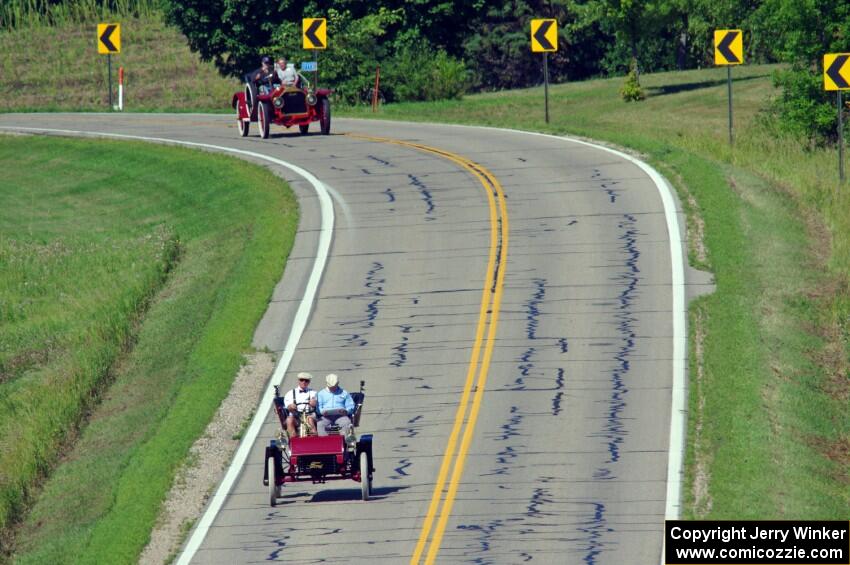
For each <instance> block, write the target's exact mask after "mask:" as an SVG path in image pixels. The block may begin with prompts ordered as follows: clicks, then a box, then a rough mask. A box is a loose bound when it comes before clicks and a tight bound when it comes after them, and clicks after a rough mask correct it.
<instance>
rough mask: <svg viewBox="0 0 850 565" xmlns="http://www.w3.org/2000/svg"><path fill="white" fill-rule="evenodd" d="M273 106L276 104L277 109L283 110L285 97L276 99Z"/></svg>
mask: <svg viewBox="0 0 850 565" xmlns="http://www.w3.org/2000/svg"><path fill="white" fill-rule="evenodd" d="M272 104H274V107H275V108H283V97H281V96H278V97H277V98H275V99H274V101H273V102H272Z"/></svg>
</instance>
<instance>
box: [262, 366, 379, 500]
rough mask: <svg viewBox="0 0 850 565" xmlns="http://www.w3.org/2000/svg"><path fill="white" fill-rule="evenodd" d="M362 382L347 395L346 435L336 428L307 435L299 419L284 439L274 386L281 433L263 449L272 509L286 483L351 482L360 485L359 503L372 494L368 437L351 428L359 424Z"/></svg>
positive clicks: (282, 413)
mask: <svg viewBox="0 0 850 565" xmlns="http://www.w3.org/2000/svg"><path fill="white" fill-rule="evenodd" d="M364 384H365V383H364V382H363V381H360V392H353V393H351V398H352V400H354V406H355V409H354V414H353V416H352V417H351V422H352V424H353V425H352V427H351V431H350V433H349V434H348V435H342V434H340V433H339V427H337V426H328V428H327V429H328V435H326V436H318V435H309V433H308V427H307V426H306V425H305V424H304V422H305V420H306V418H305V417H302V418H301V424H302V425H300V426H299V430H298V433H297V434H296V435H295V436H293V437H288V436H287V433H286V431H285V430H286V416H287V413H288V412H287V409H286V407H285V406H284V404H283V398H281V396H280V393H279V390H278V387H277V386H276V387H275V396H274V410H275V413H276V414H277V416H278V419H279V420H280V425H281V432H280V433H279V434H278V439H273V440H270V442H269V445H268V446H266V452H265V463H266V464H265V465H264V466H263V484H264V485H266V486H268V487H269V504H270V505H271V506H275V505H276V504H277V499H278V498H279V497H280V489H281V488H282V487H283V486H284V485H285V484H286V483H293V482H299V481H310V482H312V483H313V484H323V483H325V482H327V481H334V480H353V481H356V482H359V483H360V490H361V495H362V498H363V500H369V496H370V495H371V494H372V473H373V472H374V471H375V469H374V467H373V464H372V435H371V434H363V435H361V436H360V438H357V436H356V435H355V433H354V427H355V426H358V425H359V424H360V412H361V409H362V407H363V400H364V398H365V397H366V394H365V393H364V392H363V386H364Z"/></svg>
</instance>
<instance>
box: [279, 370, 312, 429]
mask: <svg viewBox="0 0 850 565" xmlns="http://www.w3.org/2000/svg"><path fill="white" fill-rule="evenodd" d="M312 379H313V375H311V374H310V373H298V386H297V387H295V388H293V389H292V390H290V391H289V392H287V393H286V395H285V396H284V397H283V403H284V405H286V408H287V410H289V416H287V417H286V431H287V432H289V437H294V436H295V435H296V434H297V433H298V432H297V431H296V426H297V425H298V423H299V421H300V419H301V418H306V419H307V426H308V427H309V428H310V434H311V435H315V434H316V416H315V413H316V404H317V400H316V391H315V390H313V389H312V388H310V381H311V380H312Z"/></svg>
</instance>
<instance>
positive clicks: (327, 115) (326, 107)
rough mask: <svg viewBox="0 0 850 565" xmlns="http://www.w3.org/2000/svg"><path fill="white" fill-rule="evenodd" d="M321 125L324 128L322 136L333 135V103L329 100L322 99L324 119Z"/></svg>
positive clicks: (322, 118) (320, 122)
mask: <svg viewBox="0 0 850 565" xmlns="http://www.w3.org/2000/svg"><path fill="white" fill-rule="evenodd" d="M319 124H320V125H321V126H322V135H328V134H329V133H331V101H330V100H328V99H327V98H322V117H321V119H320V120H319Z"/></svg>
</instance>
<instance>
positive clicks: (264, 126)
mask: <svg viewBox="0 0 850 565" xmlns="http://www.w3.org/2000/svg"><path fill="white" fill-rule="evenodd" d="M258 113H259V114H260V137H262V138H263V139H268V138H269V124H270V123H271V121H272V105H271V104H270V103H268V102H260V108H259V111H258Z"/></svg>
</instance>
